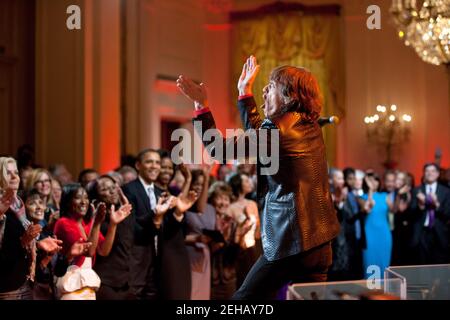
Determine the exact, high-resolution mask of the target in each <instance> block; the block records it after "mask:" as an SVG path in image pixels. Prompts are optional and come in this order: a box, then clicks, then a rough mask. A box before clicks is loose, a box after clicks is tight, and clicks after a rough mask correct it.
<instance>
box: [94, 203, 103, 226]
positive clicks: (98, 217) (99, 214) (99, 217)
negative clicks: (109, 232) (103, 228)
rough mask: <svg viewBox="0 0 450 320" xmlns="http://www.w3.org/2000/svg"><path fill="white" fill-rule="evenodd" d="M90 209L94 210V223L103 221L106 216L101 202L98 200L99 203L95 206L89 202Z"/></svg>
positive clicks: (97, 223)
mask: <svg viewBox="0 0 450 320" xmlns="http://www.w3.org/2000/svg"><path fill="white" fill-rule="evenodd" d="M91 209H92V212H94V219H95V220H94V225H99V224H101V223H102V222H103V221H105V217H106V205H105V204H104V203H103V202H100V204H99V205H98V206H97V208H95V207H94V205H93V204H92V203H91Z"/></svg>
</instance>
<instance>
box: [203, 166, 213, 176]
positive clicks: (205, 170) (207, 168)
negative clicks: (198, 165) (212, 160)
mask: <svg viewBox="0 0 450 320" xmlns="http://www.w3.org/2000/svg"><path fill="white" fill-rule="evenodd" d="M211 169H212V165H210V164H204V165H203V167H202V171H203V175H204V176H205V178H206V177H209V176H210V175H211Z"/></svg>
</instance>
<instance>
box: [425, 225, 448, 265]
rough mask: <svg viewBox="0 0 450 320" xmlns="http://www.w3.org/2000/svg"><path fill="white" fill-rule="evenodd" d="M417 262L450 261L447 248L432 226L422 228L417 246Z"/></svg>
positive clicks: (442, 262)
mask: <svg viewBox="0 0 450 320" xmlns="http://www.w3.org/2000/svg"><path fill="white" fill-rule="evenodd" d="M417 255H418V264H446V263H449V262H450V257H449V248H448V246H446V247H443V246H442V244H441V241H439V239H438V237H437V235H436V232H435V231H434V230H433V229H432V228H423V230H422V233H421V235H420V240H419V245H418V246H417Z"/></svg>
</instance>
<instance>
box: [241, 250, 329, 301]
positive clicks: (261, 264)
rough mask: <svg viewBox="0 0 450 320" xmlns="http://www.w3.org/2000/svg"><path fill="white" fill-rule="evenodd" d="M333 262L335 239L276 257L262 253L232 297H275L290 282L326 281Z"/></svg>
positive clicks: (268, 298) (271, 298)
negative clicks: (282, 256)
mask: <svg viewBox="0 0 450 320" xmlns="http://www.w3.org/2000/svg"><path fill="white" fill-rule="evenodd" d="M331 262H332V251H331V242H327V243H325V244H323V245H321V246H318V247H316V248H313V249H311V250H308V251H305V252H302V253H299V254H296V255H294V256H290V257H287V258H283V259H279V260H275V261H268V260H267V259H266V258H265V257H264V256H261V257H260V258H259V259H258V261H256V263H255V265H254V266H253V267H252V269H251V270H250V272H249V273H248V275H247V277H246V278H245V280H244V283H243V284H242V286H241V287H240V288H239V290H238V291H237V292H236V293H235V294H234V295H233V298H232V299H234V300H254V299H264V300H274V299H275V298H276V294H277V291H278V290H280V289H281V288H282V287H283V286H284V285H286V284H287V283H289V282H293V283H299V282H323V281H326V280H327V272H328V268H329V267H330V265H331Z"/></svg>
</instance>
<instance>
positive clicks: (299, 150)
mask: <svg viewBox="0 0 450 320" xmlns="http://www.w3.org/2000/svg"><path fill="white" fill-rule="evenodd" d="M238 108H239V112H240V116H241V120H242V123H243V124H244V127H245V129H246V130H247V129H251V128H252V129H260V128H264V129H266V128H267V129H269V130H278V131H279V137H280V141H279V146H280V151H279V152H280V153H279V170H278V172H277V173H275V174H273V175H271V176H266V175H262V174H261V162H260V155H258V164H257V168H258V170H257V172H258V187H257V194H258V203H259V207H260V210H262V219H261V220H262V224H261V240H262V244H263V249H264V256H265V257H266V259H267V260H269V261H273V260H277V259H281V258H284V257H288V256H291V255H294V254H298V253H300V252H304V251H307V250H310V249H312V248H315V247H317V246H320V245H321V244H324V243H326V242H329V241H331V240H332V239H333V238H335V237H336V236H337V234H338V233H339V222H338V220H337V217H336V212H335V210H334V206H333V203H332V199H331V194H330V190H329V185H328V174H327V163H326V158H325V145H324V142H323V137H322V131H321V129H320V126H319V125H318V123H307V122H305V121H302V118H301V116H300V114H298V113H293V112H287V113H286V114H285V115H283V116H282V118H281V119H279V121H277V123H276V125H275V124H273V123H271V122H270V121H269V120H268V119H265V120H264V121H263V120H262V119H261V118H260V116H259V113H258V111H257V107H256V103H255V100H254V99H253V97H249V98H245V99H242V100H240V101H239V102H238ZM194 120H199V121H201V122H202V129H203V130H207V129H210V128H215V123H214V119H213V117H212V114H211V113H210V112H206V113H203V114H201V115H199V116H198V117H197V118H195V119H194ZM197 128H199V127H197ZM197 130H198V129H197ZM199 133H200V134H201V136H203V135H202V133H203V132H199ZM234 140H235V143H236V140H237V139H234ZM224 143H225V144H226V143H229V141H225V140H224ZM257 143H258V147H259V144H260V143H262V142H261V141H260V140H259V139H258V140H257ZM204 144H205V145H206V146H207V147H208V145H209V144H210V142H206V141H204ZM269 145H270V141H269ZM246 147H247V145H246ZM224 150H225V147H224Z"/></svg>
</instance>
